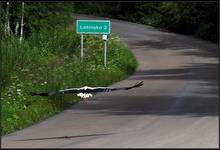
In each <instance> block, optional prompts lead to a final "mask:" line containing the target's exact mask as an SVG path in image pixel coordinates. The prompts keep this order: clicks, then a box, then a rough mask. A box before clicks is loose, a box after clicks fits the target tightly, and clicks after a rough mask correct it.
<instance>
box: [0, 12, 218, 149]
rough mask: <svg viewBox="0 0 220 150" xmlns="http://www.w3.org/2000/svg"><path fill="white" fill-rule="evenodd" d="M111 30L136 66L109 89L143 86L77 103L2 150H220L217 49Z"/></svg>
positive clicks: (185, 39)
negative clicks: (193, 149)
mask: <svg viewBox="0 0 220 150" xmlns="http://www.w3.org/2000/svg"><path fill="white" fill-rule="evenodd" d="M77 19H97V18H96V17H91V16H90V17H87V16H85V15H78V18H77ZM99 19H100V17H99ZM102 19H103V18H102ZM104 19H105V18H104ZM111 26H112V32H114V33H116V34H118V35H119V36H120V38H121V39H122V40H123V41H124V42H125V43H126V44H127V45H128V46H129V47H130V48H131V49H132V51H133V53H134V55H135V56H136V58H137V60H138V63H139V67H138V69H137V71H136V72H135V73H134V74H133V75H132V76H130V77H128V78H127V79H126V80H123V81H121V82H119V83H117V84H115V85H114V86H127V85H130V84H133V83H136V82H137V81H139V80H143V81H144V86H143V87H142V88H138V89H134V90H131V91H118V92H112V93H106V94H98V95H96V96H95V97H94V98H92V99H91V100H90V101H89V104H88V105H87V106H84V105H82V103H81V102H80V103H78V104H76V105H74V106H72V107H71V108H69V109H67V110H65V111H63V112H61V113H59V114H57V115H55V116H54V117H51V118H49V119H47V120H45V121H43V122H40V123H38V124H36V125H33V126H31V127H29V128H26V129H24V130H20V131H17V132H14V133H12V134H9V135H6V136H3V137H2V147H4V148H9V147H10V148H11V147H17V148H24V147H25V148H27V147H32V148H33V147H34V148H40V147H44V148H45V147H46V148H54V147H55V148H60V147H63V148H217V147H219V118H218V98H219V97H218V71H217V69H218V45H216V44H212V43H209V42H207V41H202V40H198V39H195V38H192V37H189V36H183V35H178V34H174V33H169V32H166V31H161V30H158V29H155V28H153V27H149V26H145V25H141V24H135V23H130V22H125V21H119V20H115V19H111Z"/></svg>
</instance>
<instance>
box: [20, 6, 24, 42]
mask: <svg viewBox="0 0 220 150" xmlns="http://www.w3.org/2000/svg"><path fill="white" fill-rule="evenodd" d="M23 27H24V2H22V9H21V35H20V41H21V40H22V39H23V36H24V35H23Z"/></svg>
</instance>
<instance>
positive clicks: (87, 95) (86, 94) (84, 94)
mask: <svg viewBox="0 0 220 150" xmlns="http://www.w3.org/2000/svg"><path fill="white" fill-rule="evenodd" d="M77 96H79V97H81V98H83V99H86V98H89V97H92V94H90V93H78V94H77Z"/></svg>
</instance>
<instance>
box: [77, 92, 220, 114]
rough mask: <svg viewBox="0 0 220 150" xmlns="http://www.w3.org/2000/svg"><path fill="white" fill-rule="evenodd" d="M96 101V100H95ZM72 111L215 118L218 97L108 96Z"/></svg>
mask: <svg viewBox="0 0 220 150" xmlns="http://www.w3.org/2000/svg"><path fill="white" fill-rule="evenodd" d="M96 99H97V98H96ZM74 109H81V110H93V111H94V112H96V111H97V112H98V113H101V114H111V115H187V116H192V117H201V116H217V115H218V97H208V96H206V97H204V96H183V97H173V96H109V97H99V98H98V100H93V101H90V103H89V105H87V106H86V107H85V106H83V105H82V106H78V107H77V108H74Z"/></svg>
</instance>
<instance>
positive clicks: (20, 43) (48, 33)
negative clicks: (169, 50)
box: [0, 2, 137, 134]
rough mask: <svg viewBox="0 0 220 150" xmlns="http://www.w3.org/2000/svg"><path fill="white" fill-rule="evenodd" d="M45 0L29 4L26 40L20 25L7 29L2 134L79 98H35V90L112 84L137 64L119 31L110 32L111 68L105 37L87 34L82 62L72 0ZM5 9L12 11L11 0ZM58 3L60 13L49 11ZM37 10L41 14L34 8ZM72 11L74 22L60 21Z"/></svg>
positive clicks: (3, 49)
mask: <svg viewBox="0 0 220 150" xmlns="http://www.w3.org/2000/svg"><path fill="white" fill-rule="evenodd" d="M44 4H45V5H42V4H41V3H33V4H28V3H27V4H26V3H25V19H24V22H26V24H25V28H24V33H25V34H24V37H23V39H22V40H20V36H19V35H18V34H17V35H16V34H15V31H16V30H12V29H14V28H13V26H12V25H10V27H11V30H10V32H5V31H2V33H3V34H2V35H3V36H2V40H1V61H2V66H3V67H2V69H1V103H2V118H1V120H2V134H8V133H11V132H13V131H15V130H19V129H22V128H24V127H27V126H30V125H31V124H33V123H35V122H38V121H40V120H43V119H45V118H47V117H49V116H51V115H54V113H57V112H60V111H61V110H63V109H64V108H66V107H68V106H69V105H70V104H74V103H76V102H78V100H79V98H78V97H76V96H75V95H63V96H51V97H39V96H34V97H33V96H30V95H29V93H30V92H42V91H54V90H58V89H62V88H70V87H81V86H85V85H87V86H106V85H110V84H112V83H114V82H116V81H119V80H121V79H124V78H125V77H127V75H128V74H131V73H132V72H133V71H134V70H135V68H136V66H137V62H136V60H135V58H134V56H133V54H132V53H131V51H130V50H129V49H128V48H127V47H126V46H125V45H124V44H123V43H122V42H121V41H120V39H119V38H118V37H117V36H116V35H114V34H111V35H110V37H109V42H108V51H107V67H104V64H103V59H104V53H103V44H104V43H103V41H102V39H101V36H85V40H84V43H85V51H84V59H83V62H82V63H81V61H80V36H79V35H77V34H76V33H75V32H74V31H73V29H72V26H73V25H72V24H70V22H73V15H72V14H71V13H72V10H71V9H69V8H70V6H69V5H70V4H69V5H68V6H67V5H66V3H59V4H57V3H53V4H52V5H51V4H47V3H44ZM19 6H21V3H19V2H18V3H16V4H13V5H12V4H11V5H10V7H14V8H17V7H19ZM47 6H48V8H47ZM3 8H4V10H5V11H6V10H7V9H6V5H5V4H4V7H3ZM49 8H50V9H49ZM52 8H53V9H52ZM55 8H56V9H57V11H56V12H54V13H55V15H48V14H50V13H51V11H49V10H54V9H55ZM61 8H62V9H61ZM63 8H68V9H65V13H64V12H62V11H61V10H64V9H63ZM36 9H37V10H38V11H37V13H36V14H34V13H31V12H33V11H35V10H36ZM13 10H14V11H15V10H16V9H13ZM59 10H60V11H59ZM70 10H71V11H70ZM16 11H18V10H16ZM66 11H67V12H66ZM18 12H19V11H18ZM58 12H59V13H58ZM10 13H12V12H10ZM5 14H6V13H5ZM28 14H29V15H28ZM68 14H69V18H70V21H69V22H65V21H64V22H63V23H61V24H58V22H59V23H60V21H59V20H57V19H60V18H62V16H68ZM71 16H72V17H71ZM35 17H36V18H35ZM15 18H16V17H15V16H14V17H13V18H11V20H10V21H11V22H10V23H11V24H13V23H14V22H15V23H16V19H15ZM18 18H19V17H18V16H17V19H18ZM1 19H2V20H3V22H1V23H0V24H1V25H2V26H3V27H5V26H4V25H5V23H7V20H4V18H1ZM28 20H31V21H28ZM48 20H53V23H51V24H50V23H48ZM44 24H45V26H44ZM38 25H39V26H38ZM19 29H20V28H19Z"/></svg>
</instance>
